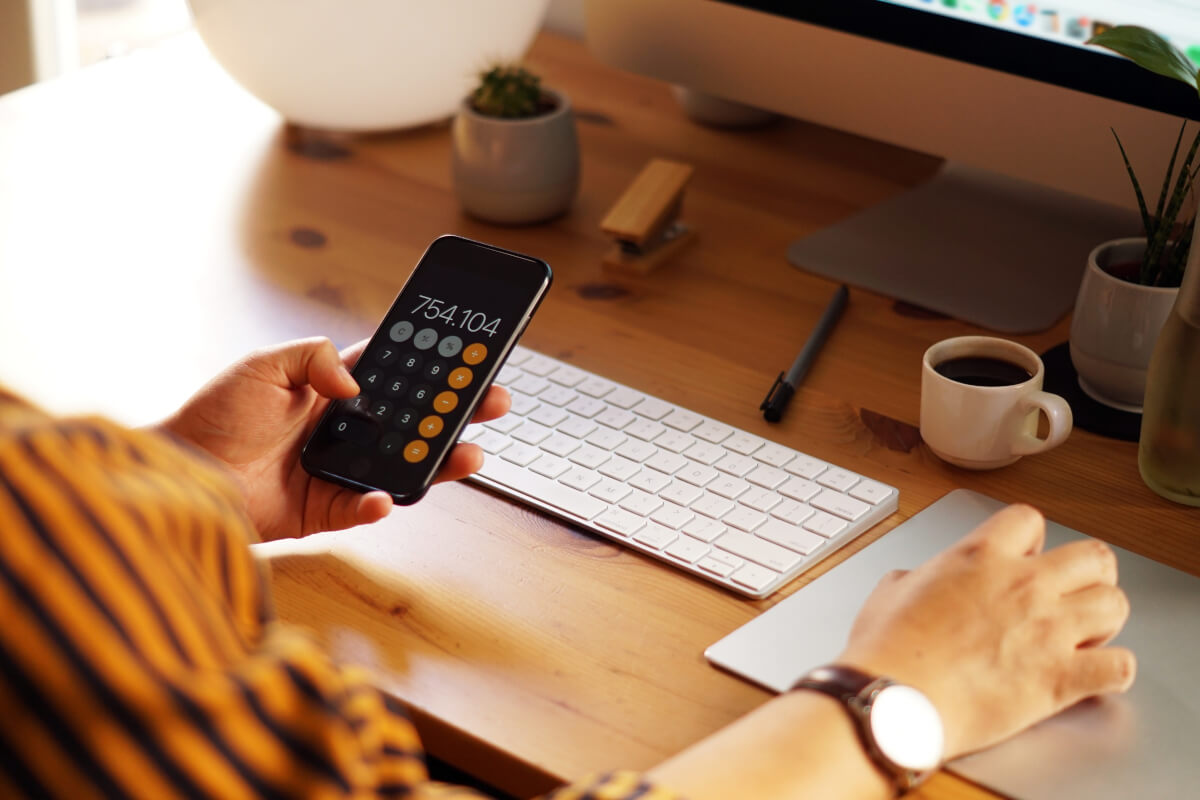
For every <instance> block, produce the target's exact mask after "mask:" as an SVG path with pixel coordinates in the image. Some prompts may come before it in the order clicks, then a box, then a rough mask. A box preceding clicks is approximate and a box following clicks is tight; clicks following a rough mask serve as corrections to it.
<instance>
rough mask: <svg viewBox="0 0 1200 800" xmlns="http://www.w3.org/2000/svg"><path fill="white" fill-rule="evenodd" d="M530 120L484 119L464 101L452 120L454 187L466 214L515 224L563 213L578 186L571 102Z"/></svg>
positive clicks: (562, 99)
mask: <svg viewBox="0 0 1200 800" xmlns="http://www.w3.org/2000/svg"><path fill="white" fill-rule="evenodd" d="M547 94H549V95H551V96H552V97H553V98H554V99H555V102H556V103H557V107H556V108H555V110H554V111H551V112H550V113H549V114H543V115H542V116H539V117H532V118H529V119H501V118H498V117H488V116H484V115H483V114H480V113H479V112H477V111H475V110H474V109H472V108H471V106H470V103H469V101H466V100H464V101H463V103H462V105H461V106H460V107H459V110H458V114H457V115H456V116H455V118H454V125H453V126H452V129H451V135H452V139H453V147H452V149H453V151H454V155H453V160H454V189H455V191H456V192H457V194H458V200H459V203H461V204H462V207H463V210H465V211H466V212H467V213H468V214H470V215H471V216H474V217H478V218H480V219H484V220H487V221H489V222H499V223H501V224H506V225H518V224H523V223H530V222H541V221H543V220H547V219H550V218H552V217H556V216H558V215H559V214H562V213H563V212H564V211H566V210H567V209H568V208H569V207H570V206H571V201H572V200H574V199H575V194H576V192H577V191H578V189H579V141H578V139H577V138H576V135H575V116H574V114H573V113H572V112H571V102H570V100H569V99H568V98H567V97H566V95H564V94H562V93H560V92H554V91H548V92H547Z"/></svg>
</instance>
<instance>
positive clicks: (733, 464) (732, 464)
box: [713, 453, 758, 478]
mask: <svg viewBox="0 0 1200 800" xmlns="http://www.w3.org/2000/svg"><path fill="white" fill-rule="evenodd" d="M713 466H715V467H716V468H717V469H719V470H721V472H728V473H729V474H730V475H735V476H737V477H739V478H741V477H744V476H745V475H746V474H747V473H749V472H750V470H752V469H754V468H755V467H757V466H758V464H756V463H755V462H754V459H752V458H746V457H745V456H739V455H737V454H736V453H728V454H727V455H726V456H725V457H724V458H722V459H721V460H720V461H718V462H717V463H716V464H714V465H713Z"/></svg>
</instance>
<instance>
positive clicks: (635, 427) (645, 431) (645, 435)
mask: <svg viewBox="0 0 1200 800" xmlns="http://www.w3.org/2000/svg"><path fill="white" fill-rule="evenodd" d="M622 430H624V431H625V433H628V434H629V435H630V436H636V437H637V438H639V439H642V440H644V441H647V442H649V441H653V440H654V439H657V438H658V437H659V436H661V435H662V433H663V431H665V430H666V428H665V427H664V426H663V425H662V424H660V423H658V422H651V421H650V420H648V419H636V420H634V421H633V422H631V423H629V424H628V425H626V426H625V427H624V428H623V429H622Z"/></svg>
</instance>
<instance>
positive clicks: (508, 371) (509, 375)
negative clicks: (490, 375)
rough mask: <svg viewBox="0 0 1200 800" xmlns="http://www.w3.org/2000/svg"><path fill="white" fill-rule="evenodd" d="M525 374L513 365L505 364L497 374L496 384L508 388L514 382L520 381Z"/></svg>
mask: <svg viewBox="0 0 1200 800" xmlns="http://www.w3.org/2000/svg"><path fill="white" fill-rule="evenodd" d="M524 374H525V373H524V372H522V371H521V370H519V369H517V368H516V367H514V366H513V365H512V364H505V365H504V366H503V367H501V368H500V371H499V372H498V373H496V383H498V384H500V385H501V386H508V385H509V384H511V383H513V382H514V381H517V380H520V378H521V376H522V375H524Z"/></svg>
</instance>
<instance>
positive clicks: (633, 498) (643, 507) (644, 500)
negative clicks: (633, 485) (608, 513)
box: [619, 489, 663, 517]
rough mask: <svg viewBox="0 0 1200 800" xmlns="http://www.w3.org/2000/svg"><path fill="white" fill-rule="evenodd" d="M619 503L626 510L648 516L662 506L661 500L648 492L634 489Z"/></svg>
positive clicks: (640, 515)
mask: <svg viewBox="0 0 1200 800" xmlns="http://www.w3.org/2000/svg"><path fill="white" fill-rule="evenodd" d="M619 505H620V506H621V508H623V509H625V510H626V511H629V512H630V513H633V514H637V515H638V516H639V517H648V516H650V515H651V514H653V513H654V512H655V511H657V510H658V509H660V508H662V505H663V501H662V500H660V499H658V497H656V496H654V495H652V494H649V493H648V492H643V491H642V490H641V489H635V490H633V491H632V492H631V493H630V494H629V496H628V497H626V498H625V499H624V500H622V501H621V502H620V504H619Z"/></svg>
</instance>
